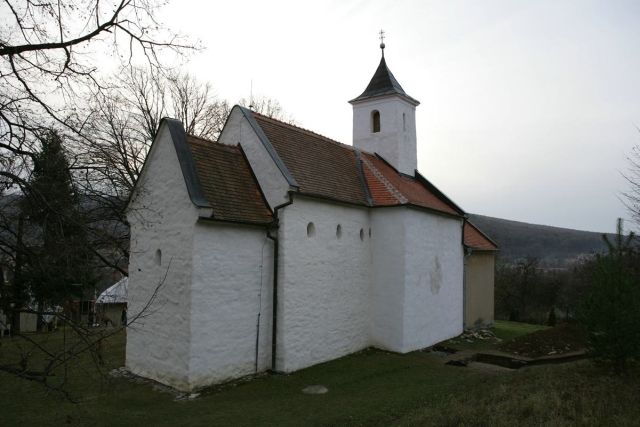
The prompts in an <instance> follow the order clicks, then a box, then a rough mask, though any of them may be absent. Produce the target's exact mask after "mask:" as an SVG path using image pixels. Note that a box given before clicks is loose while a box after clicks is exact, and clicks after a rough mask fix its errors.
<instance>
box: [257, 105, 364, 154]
mask: <svg viewBox="0 0 640 427" xmlns="http://www.w3.org/2000/svg"><path fill="white" fill-rule="evenodd" d="M250 111H251V113H252V114H254V115H256V116H258V117H259V118H261V119H266V120H267V121H270V122H273V124H276V125H280V126H283V127H288V128H290V129H293V130H296V131H300V132H304V133H306V134H308V135H310V136H315V137H319V138H321V139H323V140H325V141H326V142H330V143H332V144H335V145H338V146H340V147H344V148H347V149H349V150H354V149H355V147H354V146H353V145H349V144H345V143H343V142H340V141H336V140H335V139H332V138H329V137H328V136H324V135H321V134H319V133H316V132H314V131H312V130H309V129H306V128H303V127H300V126H298V125H294V124H291V123H287V122H283V121H282V120H278V119H274V118H273V117H269V116H265V115H264V114H260V113H257V112H255V111H253V110H250Z"/></svg>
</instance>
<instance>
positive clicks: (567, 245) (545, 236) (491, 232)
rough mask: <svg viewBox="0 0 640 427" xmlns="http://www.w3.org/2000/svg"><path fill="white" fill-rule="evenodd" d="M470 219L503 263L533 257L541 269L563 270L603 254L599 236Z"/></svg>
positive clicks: (557, 228)
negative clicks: (494, 244) (496, 250)
mask: <svg viewBox="0 0 640 427" xmlns="http://www.w3.org/2000/svg"><path fill="white" fill-rule="evenodd" d="M469 219H470V220H471V222H473V223H474V224H475V225H476V226H477V227H478V228H480V229H481V230H482V231H483V232H484V233H485V234H486V235H488V236H489V237H490V238H491V239H493V241H495V242H496V243H497V244H498V246H499V247H500V253H499V259H500V261H502V262H507V263H510V262H513V261H515V260H517V259H519V258H525V257H528V256H532V257H536V258H538V259H540V262H541V266H544V267H548V268H562V267H567V266H569V265H571V264H573V263H575V262H576V261H577V260H579V259H580V258H582V257H584V256H588V255H591V254H595V253H598V252H602V251H605V250H606V245H605V243H604V241H603V240H602V233H595V232H590V231H580V230H572V229H569V228H560V227H551V226H548V225H538V224H529V223H526V222H519V221H510V220H506V219H501V218H493V217H489V216H483V215H476V214H469ZM610 238H611V237H610Z"/></svg>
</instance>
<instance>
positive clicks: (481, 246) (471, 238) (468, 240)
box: [464, 220, 498, 251]
mask: <svg viewBox="0 0 640 427" xmlns="http://www.w3.org/2000/svg"><path fill="white" fill-rule="evenodd" d="M464 245H465V246H467V247H469V248H471V249H474V250H478V251H497V250H498V245H497V244H496V243H495V242H494V241H493V240H491V239H490V238H489V237H488V236H487V235H486V234H484V233H483V232H482V231H480V229H479V228H478V227H476V226H475V225H473V224H472V223H471V222H469V221H468V220H467V221H466V222H465V223H464Z"/></svg>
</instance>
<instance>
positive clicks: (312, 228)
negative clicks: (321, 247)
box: [307, 222, 316, 237]
mask: <svg viewBox="0 0 640 427" xmlns="http://www.w3.org/2000/svg"><path fill="white" fill-rule="evenodd" d="M315 235H316V226H315V225H313V223H312V222H310V223H309V224H307V237H313V236H315Z"/></svg>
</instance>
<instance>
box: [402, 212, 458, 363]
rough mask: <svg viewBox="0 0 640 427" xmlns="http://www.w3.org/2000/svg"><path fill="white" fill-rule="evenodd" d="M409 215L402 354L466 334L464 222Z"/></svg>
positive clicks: (439, 217)
mask: <svg viewBox="0 0 640 427" xmlns="http://www.w3.org/2000/svg"><path fill="white" fill-rule="evenodd" d="M404 211H405V220H404V224H405V230H404V231H405V246H404V248H405V251H406V252H405V294H404V322H403V324H404V328H403V345H402V352H407V351H412V350H417V349H420V348H424V347H427V346H430V345H433V344H435V343H437V342H440V341H443V340H445V339H448V338H451V337H454V336H456V335H459V334H460V333H461V332H462V330H463V318H462V316H463V263H464V259H463V258H464V251H463V247H462V219H457V218H450V217H446V216H442V215H434V214H429V213H426V212H424V211H421V210H417V209H411V208H407V209H405V210H404Z"/></svg>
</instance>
